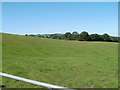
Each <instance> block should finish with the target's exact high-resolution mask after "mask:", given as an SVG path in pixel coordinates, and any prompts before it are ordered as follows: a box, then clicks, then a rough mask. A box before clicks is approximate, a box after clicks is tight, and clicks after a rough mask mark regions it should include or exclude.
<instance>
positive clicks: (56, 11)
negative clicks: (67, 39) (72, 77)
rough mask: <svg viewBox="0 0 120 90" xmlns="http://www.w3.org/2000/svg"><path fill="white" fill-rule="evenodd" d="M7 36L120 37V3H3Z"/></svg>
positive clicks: (3, 18) (3, 20)
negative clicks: (62, 34)
mask: <svg viewBox="0 0 120 90" xmlns="http://www.w3.org/2000/svg"><path fill="white" fill-rule="evenodd" d="M2 24H3V31H2V32H4V33H11V34H45V33H65V32H73V31H77V32H79V33H80V32H82V31H87V32H88V33H90V34H92V33H98V34H103V33H108V34H109V35H112V36H117V34H118V3H117V2H16V3H15V2H3V3H2Z"/></svg>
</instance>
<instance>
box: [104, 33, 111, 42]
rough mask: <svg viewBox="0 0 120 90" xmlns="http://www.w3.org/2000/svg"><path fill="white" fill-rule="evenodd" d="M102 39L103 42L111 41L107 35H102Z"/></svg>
mask: <svg viewBox="0 0 120 90" xmlns="http://www.w3.org/2000/svg"><path fill="white" fill-rule="evenodd" d="M102 38H103V40H104V41H111V38H110V36H109V35H108V34H107V33H105V34H103V35H102Z"/></svg>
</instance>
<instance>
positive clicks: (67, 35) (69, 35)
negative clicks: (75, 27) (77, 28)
mask: <svg viewBox="0 0 120 90" xmlns="http://www.w3.org/2000/svg"><path fill="white" fill-rule="evenodd" d="M64 38H65V39H67V40H72V34H71V33H70V32H66V33H65V34H64Z"/></svg>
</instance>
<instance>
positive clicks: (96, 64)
mask: <svg viewBox="0 0 120 90" xmlns="http://www.w3.org/2000/svg"><path fill="white" fill-rule="evenodd" d="M2 70H3V72H4V73H7V74H12V75H16V76H20V77H24V78H28V79H32V80H36V81H40V82H45V83H49V84H54V85H59V86H64V87H69V88H117V87H118V43H115V42H88V41H68V40H57V39H47V38H40V37H29V36H22V35H12V34H5V33H4V34H2ZM2 80H3V82H2V83H3V84H4V85H5V86H6V87H7V88H40V86H36V85H32V84H28V83H25V82H22V81H17V80H13V79H9V78H5V77H3V79H2Z"/></svg>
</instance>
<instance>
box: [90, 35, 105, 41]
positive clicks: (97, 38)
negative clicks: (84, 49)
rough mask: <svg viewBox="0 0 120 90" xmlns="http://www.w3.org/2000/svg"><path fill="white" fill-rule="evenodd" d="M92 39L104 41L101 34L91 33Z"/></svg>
mask: <svg viewBox="0 0 120 90" xmlns="http://www.w3.org/2000/svg"><path fill="white" fill-rule="evenodd" d="M90 40H91V41H103V39H102V37H101V35H98V34H91V35H90Z"/></svg>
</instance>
